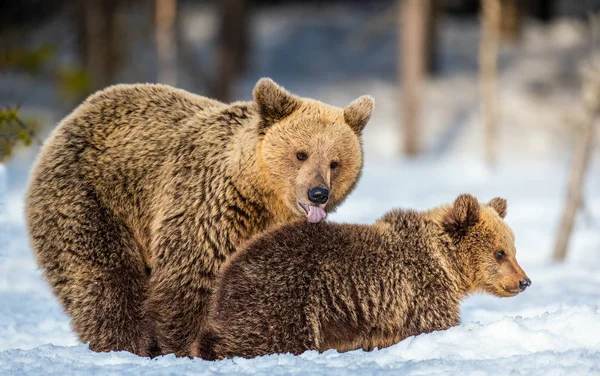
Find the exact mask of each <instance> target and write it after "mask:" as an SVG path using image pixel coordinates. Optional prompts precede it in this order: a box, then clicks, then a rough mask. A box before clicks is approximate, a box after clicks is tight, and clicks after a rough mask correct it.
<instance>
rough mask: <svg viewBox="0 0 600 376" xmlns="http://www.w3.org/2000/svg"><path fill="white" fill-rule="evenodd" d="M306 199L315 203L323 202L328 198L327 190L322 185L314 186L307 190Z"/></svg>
mask: <svg viewBox="0 0 600 376" xmlns="http://www.w3.org/2000/svg"><path fill="white" fill-rule="evenodd" d="M308 199H309V200H310V201H311V202H313V203H315V204H324V203H326V202H327V200H328V199H329V190H327V188H323V187H314V188H311V189H309V190H308Z"/></svg>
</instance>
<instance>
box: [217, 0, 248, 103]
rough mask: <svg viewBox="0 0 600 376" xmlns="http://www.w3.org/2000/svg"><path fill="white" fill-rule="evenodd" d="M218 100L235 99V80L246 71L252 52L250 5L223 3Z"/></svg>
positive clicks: (233, 0)
mask: <svg viewBox="0 0 600 376" xmlns="http://www.w3.org/2000/svg"><path fill="white" fill-rule="evenodd" d="M219 11H220V18H221V19H220V25H219V41H218V52H217V70H218V73H217V77H218V79H217V82H216V84H215V93H214V95H215V97H216V98H217V99H220V100H222V101H229V100H231V88H232V86H233V81H234V80H235V79H236V78H237V77H238V76H239V75H240V74H241V73H242V72H243V71H244V70H245V69H246V65H247V61H248V49H249V35H248V33H249V29H248V3H247V1H246V0H221V1H220V2H219Z"/></svg>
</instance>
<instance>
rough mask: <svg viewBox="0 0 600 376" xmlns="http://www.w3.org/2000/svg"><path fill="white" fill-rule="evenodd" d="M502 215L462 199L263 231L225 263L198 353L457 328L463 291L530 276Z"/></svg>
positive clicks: (367, 342)
mask: <svg viewBox="0 0 600 376" xmlns="http://www.w3.org/2000/svg"><path fill="white" fill-rule="evenodd" d="M505 213H506V201H504V200H503V199H499V198H496V199H494V200H492V201H490V203H488V204H480V203H479V202H478V201H477V200H476V199H475V198H474V197H473V196H470V195H461V196H459V197H458V198H457V200H456V201H455V202H454V204H453V205H448V206H445V207H440V208H437V209H434V210H431V211H428V212H421V213H420V212H416V211H412V210H394V211H391V212H390V213H388V214H386V215H385V216H384V217H383V218H381V219H380V220H379V221H378V222H376V223H375V224H374V225H372V226H364V225H350V224H332V223H320V224H317V225H311V224H307V223H302V222H297V223H291V224H286V225H283V226H281V227H279V228H277V229H273V230H271V231H268V232H266V233H263V234H262V235H260V236H258V237H257V238H256V239H254V240H253V241H251V242H250V243H249V245H248V246H247V247H246V248H245V249H243V250H240V251H239V252H238V253H237V254H236V255H235V256H234V257H233V258H232V259H231V260H230V261H229V262H228V263H227V265H226V266H225V267H224V268H223V270H222V275H221V277H220V279H219V286H218V288H217V292H216V293H215V294H214V295H213V302H212V306H211V312H210V314H209V320H207V322H208V327H207V328H206V329H205V330H204V332H203V333H202V334H201V335H200V337H199V340H198V341H197V342H196V343H195V344H194V347H193V349H192V351H191V352H192V353H193V354H194V355H196V356H201V357H203V358H205V359H221V358H229V357H233V356H242V357H255V356H259V355H265V354H271V353H288V352H290V353H293V354H300V353H302V352H304V351H306V350H318V351H325V350H328V349H337V350H338V351H348V350H353V349H364V350H372V349H374V348H376V347H377V348H382V347H386V346H390V345H392V344H394V343H397V342H399V341H401V340H402V339H404V338H406V337H408V336H412V335H417V334H420V333H427V332H431V331H434V330H442V329H447V328H449V327H451V326H454V325H457V324H458V323H459V320H460V315H459V303H460V300H461V299H462V298H463V297H464V296H466V295H467V294H470V293H472V292H476V291H486V292H489V293H492V294H495V295H497V296H513V295H516V294H517V293H519V292H520V291H521V290H520V287H519V281H521V280H524V279H525V278H527V276H526V275H525V273H524V272H523V270H522V269H521V268H520V267H519V265H518V264H517V261H516V259H515V247H514V237H513V234H512V231H511V230H510V228H509V227H508V226H507V225H506V223H505V222H504V221H503V220H502V216H503V215H504V214H505ZM499 251H503V252H504V254H503V255H504V256H501V255H502V254H501V253H499Z"/></svg>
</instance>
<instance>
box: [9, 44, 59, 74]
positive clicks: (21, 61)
mask: <svg viewBox="0 0 600 376" xmlns="http://www.w3.org/2000/svg"><path fill="white" fill-rule="evenodd" d="M55 54H56V48H55V47H54V46H52V45H49V44H45V45H42V46H40V47H38V48H36V49H33V50H28V49H24V48H21V47H12V48H11V47H9V48H7V49H3V50H0V69H20V70H23V71H25V72H27V73H31V74H37V73H39V72H40V71H41V70H42V68H43V67H44V66H45V65H46V63H48V61H50V59H51V58H52V57H54V55H55Z"/></svg>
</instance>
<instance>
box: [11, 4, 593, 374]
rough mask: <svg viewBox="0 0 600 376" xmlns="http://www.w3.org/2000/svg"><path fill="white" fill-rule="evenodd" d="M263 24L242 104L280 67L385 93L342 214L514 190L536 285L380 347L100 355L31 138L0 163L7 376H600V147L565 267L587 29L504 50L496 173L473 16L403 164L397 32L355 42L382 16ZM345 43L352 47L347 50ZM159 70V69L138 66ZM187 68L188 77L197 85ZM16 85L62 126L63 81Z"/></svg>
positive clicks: (201, 27) (283, 13)
mask: <svg viewBox="0 0 600 376" xmlns="http://www.w3.org/2000/svg"><path fill="white" fill-rule="evenodd" d="M199 9H200V10H197V9H196V10H194V9H189V10H188V11H186V12H184V14H185V16H184V18H185V19H186V20H187V22H188V26H189V27H190V30H189V34H190V38H191V39H193V40H194V41H195V42H197V43H204V42H205V41H207V40H210V38H211V35H210V32H211V31H210V30H211V28H210V25H211V23H210V22H207V21H210V20H211V19H212V18H211V14H210V11H211V10H210V9H208V10H207V9H205V8H203V7H201V8H199ZM256 17H257V18H256V19H257V29H256V32H257V40H256V44H255V50H256V51H258V52H257V53H256V54H255V55H254V56H253V61H252V67H251V69H250V72H249V73H248V74H247V75H246V76H245V77H244V78H243V80H241V82H240V83H239V85H238V86H239V87H237V88H236V92H237V93H238V94H237V97H239V98H241V99H248V98H249V95H250V92H251V88H252V85H253V84H254V82H256V79H257V78H258V77H260V76H263V75H268V76H272V77H273V78H275V79H276V80H277V81H278V82H280V83H282V84H284V85H285V86H286V88H288V89H290V90H292V91H294V92H296V93H298V94H300V95H304V96H311V97H316V98H318V99H321V100H323V101H326V102H329V103H332V104H335V105H338V106H343V105H345V104H347V103H349V102H350V101H351V100H352V99H354V98H356V97H357V96H359V95H362V94H365V93H368V94H371V95H373V96H374V97H375V99H376V109H375V112H374V114H373V118H372V121H371V123H370V124H369V125H368V126H367V128H366V130H365V155H366V159H367V164H366V165H365V169H364V174H363V176H362V180H361V182H360V184H359V185H358V188H357V190H356V192H354V194H353V195H352V196H351V197H350V198H349V199H348V200H347V201H346V202H345V203H344V205H343V206H342V207H341V208H340V209H339V211H338V212H337V213H335V214H334V215H332V216H330V220H335V221H345V222H361V223H370V222H373V221H374V220H375V219H377V218H378V217H379V216H381V215H382V214H383V213H384V212H386V211H387V210H389V209H390V208H393V207H410V208H417V209H426V208H430V207H433V206H437V205H440V204H442V203H447V202H450V201H452V200H453V199H454V198H455V197H456V196H457V195H458V194H459V193H463V192H469V193H473V194H475V195H476V196H477V197H479V198H480V199H482V200H489V199H491V198H492V197H494V196H502V197H505V198H507V199H508V216H507V221H508V223H509V224H510V225H511V226H512V228H513V230H514V232H515V234H516V242H517V249H518V253H517V258H518V260H519V262H520V264H521V266H522V267H523V268H524V269H525V271H526V272H527V274H528V275H529V276H530V278H531V279H532V281H533V285H532V286H531V287H530V288H529V289H528V290H527V291H526V292H525V293H523V294H521V295H519V296H517V297H514V298H508V299H499V298H494V297H491V296H482V295H481V296H472V297H469V298H468V299H466V300H465V301H464V302H463V305H462V321H463V322H462V324H461V325H460V326H458V327H455V328H452V329H450V330H447V331H442V332H435V333H431V334H425V335H420V336H417V337H413V338H408V339H406V340H404V341H402V342H401V343H399V344H397V345H395V346H392V347H390V348H387V349H382V350H376V351H373V352H368V353H367V352H363V351H353V352H348V353H343V354H339V353H337V352H335V351H328V352H326V353H324V354H318V353H316V352H307V353H305V354H303V355H301V356H291V355H271V356H265V357H261V358H257V359H250V360H247V359H233V360H225V361H219V362H205V361H202V360H199V359H194V360H190V359H176V358H175V357H173V356H165V357H160V358H157V359H153V360H149V359H145V358H140V357H137V356H135V355H132V354H129V353H102V354H98V353H94V352H91V351H90V350H89V349H88V348H87V346H86V345H85V344H79V343H78V341H77V339H76V337H75V335H74V334H73V333H72V331H71V330H70V328H69V319H68V317H67V316H66V315H65V314H64V313H63V312H62V310H61V307H60V306H59V304H58V303H57V301H56V299H55V298H54V297H53V296H52V294H51V293H50V292H49V289H48V287H47V286H46V284H45V282H44V280H43V279H42V277H41V275H40V272H39V271H38V270H37V266H36V264H35V261H34V259H33V256H32V255H31V250H30V247H29V245H28V241H27V234H26V231H25V225H24V219H23V194H24V191H25V188H26V179H27V174H28V170H29V168H30V166H31V162H32V159H33V158H34V156H35V154H36V152H37V150H36V148H35V147H32V148H30V149H28V150H21V151H19V152H17V153H16V155H15V157H14V158H13V159H12V160H11V161H10V162H9V163H8V164H6V165H5V166H2V165H0V375H4V374H8V375H13V374H14V375H38V374H44V375H53V374H56V375H61V376H66V375H71V374H124V375H139V374H149V375H153V374H160V375H162V374H176V375H180V374H198V375H204V374H205V375H224V374H256V375H258V374H265V375H278V374H288V373H289V374H298V375H319V374H322V375H330V374H344V375H345V374H355V375H369V374H373V375H383V374H415V375H432V374H461V375H462V374H465V375H467V374H475V375H483V374H515V375H520V374H523V375H526V374H532V375H540V374H548V375H554V374H557V375H558V374H577V375H581V374H600V310H599V308H598V307H600V273H598V270H599V269H600V150H599V148H598V147H596V149H595V151H594V156H593V161H592V164H591V167H590V174H589V176H588V179H587V182H586V186H585V203H584V204H585V208H584V209H585V210H584V211H583V212H582V213H581V214H580V215H579V216H578V218H577V223H576V226H575V233H574V236H573V238H572V240H571V248H570V252H569V255H568V259H567V261H566V262H564V263H562V264H553V263H551V262H550V258H551V257H550V256H551V252H552V247H553V244H554V241H555V235H556V228H557V226H558V220H559V217H560V213H561V210H562V202H563V198H564V194H565V184H566V181H567V176H568V169H569V163H570V156H571V151H572V145H573V143H572V141H573V134H575V132H574V128H573V126H572V124H573V123H574V122H572V121H571V119H573V118H575V117H577V113H578V111H577V107H578V103H579V99H578V98H579V89H578V88H579V79H578V73H577V72H578V66H579V65H580V63H581V58H582V57H583V56H585V54H586V51H587V50H586V48H587V47H586V46H587V45H586V41H585V30H584V29H583V28H582V26H581V24H580V23H578V22H574V21H559V22H556V23H554V24H552V25H547V26H544V25H539V24H535V23H529V24H528V25H527V27H526V28H525V30H524V35H523V41H522V43H521V44H520V45H518V46H513V47H509V46H505V47H504V48H503V50H502V55H501V59H500V69H501V80H500V100H501V108H502V118H501V126H500V128H501V133H500V155H499V164H498V166H497V167H496V168H494V169H488V168H487V167H486V166H484V165H482V164H481V156H482V154H483V153H482V148H481V145H482V143H481V137H482V132H481V120H480V118H479V112H478V111H479V108H478V86H477V81H476V75H475V74H476V67H477V63H476V62H477V60H476V59H477V43H478V27H477V23H476V22H475V21H474V20H462V19H461V20H455V19H447V20H444V21H443V25H442V32H441V41H440V48H441V55H440V59H441V65H442V72H441V73H442V74H441V76H440V77H438V78H436V79H435V80H431V81H430V82H429V83H428V85H427V88H426V90H425V93H424V94H425V95H424V101H425V102H424V114H423V126H422V128H421V130H422V147H423V150H424V153H423V156H422V157H421V159H419V160H417V161H408V160H398V159H394V158H393V156H395V155H397V153H398V146H399V145H400V140H401V137H402V135H401V134H399V132H398V124H399V122H400V120H399V119H401V103H402V102H401V99H399V98H398V96H397V87H396V83H395V78H394V75H395V70H396V65H395V59H396V57H397V55H396V50H395V48H396V44H395V37H394V30H393V28H392V27H391V26H389V27H384V28H383V32H382V33H380V34H379V35H376V36H370V37H369V38H366V39H365V38H363V37H362V36H357V35H354V34H353V33H352V31H353V30H354V29H356V26H361V25H363V24H365V23H367V22H369V17H370V13H369V12H363V11H362V10H358V11H356V10H355V11H352V10H348V9H346V8H343V9H342V8H339V7H323V8H321V7H318V8H310V7H309V8H298V9H292V10H291V11H290V9H285V8H284V9H281V8H280V9H275V10H268V11H261V12H259V13H258V14H257V15H256ZM213 26H214V25H213ZM357 41H358V42H357ZM346 44H348V45H349V46H351V47H352V48H340V46H346ZM62 46H63V45H61V48H63V47H62ZM67 55H68V54H67ZM151 64H152V62H151V61H150V62H149V66H151ZM134 68H135V69H134V70H136V69H137V68H138V64H136V65H134ZM149 71H151V69H149V68H148V67H147V66H146V64H144V69H140V70H139V71H138V73H139V72H141V73H144V72H146V73H147V72H149ZM182 77H183V79H182V81H183V82H181V85H180V86H182V87H184V88H188V89H192V90H194V88H189V87H188V86H187V85H188V84H189V82H188V80H186V79H185V74H184V75H182ZM2 80H3V77H0V83H2V82H4V83H5V85H4V86H6V87H11V88H15V91H16V92H18V93H20V95H21V96H22V97H23V98H27V99H30V102H25V104H27V103H29V104H30V107H29V111H32V109H33V108H35V109H36V110H37V109H40V110H41V111H40V113H41V115H40V116H41V117H45V118H46V120H47V121H48V122H49V123H55V122H56V121H58V117H60V116H61V115H60V111H56V107H57V102H60V98H59V96H57V95H52V94H49V93H55V92H56V91H57V89H56V88H55V87H52V86H51V85H52V83H50V82H49V81H48V80H46V81H37V82H33V81H31V80H27V79H24V80H22V79H20V78H18V77H16V78H15V77H11V78H10V79H9V81H6V80H4V81H2ZM136 80H138V81H144V80H152V78H151V77H150V78H148V77H147V76H144V77H141V78H140V77H139V76H138V78H137V79H136ZM20 82H21V83H20ZM32 85H34V86H35V89H33V88H32ZM0 86H2V85H0ZM194 91H196V92H200V93H201V92H202V91H201V89H198V88H196V90H194ZM0 94H2V90H1V89H0ZM30 94H31V95H30ZM3 98H4V99H5V97H1V96H0V99H3ZM27 110H28V108H27V106H24V107H23V111H27Z"/></svg>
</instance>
